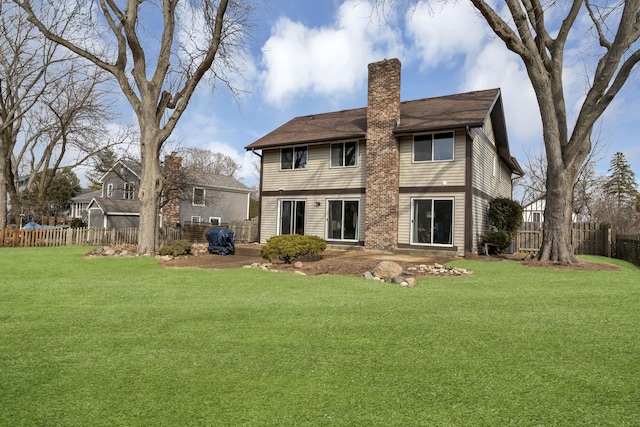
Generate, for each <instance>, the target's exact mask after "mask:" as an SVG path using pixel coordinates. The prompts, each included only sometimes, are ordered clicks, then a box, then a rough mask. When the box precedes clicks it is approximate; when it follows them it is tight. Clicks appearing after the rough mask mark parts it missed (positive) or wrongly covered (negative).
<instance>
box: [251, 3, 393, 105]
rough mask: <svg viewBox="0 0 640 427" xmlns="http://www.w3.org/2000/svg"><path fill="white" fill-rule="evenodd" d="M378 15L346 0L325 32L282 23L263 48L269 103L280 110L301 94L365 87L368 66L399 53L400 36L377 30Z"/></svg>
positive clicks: (370, 8) (344, 91) (284, 20)
mask: <svg viewBox="0 0 640 427" xmlns="http://www.w3.org/2000/svg"><path fill="white" fill-rule="evenodd" d="M379 12H380V11H379V10H378V9H376V8H374V7H373V6H372V4H371V3H370V2H369V1H362V0H347V1H345V2H344V3H343V4H342V5H341V6H340V7H339V9H338V11H337V14H336V17H335V21H334V22H333V23H331V24H329V25H327V26H324V27H320V28H308V27H306V26H304V25H303V24H301V23H298V22H293V21H292V20H290V19H288V18H281V19H280V20H279V21H278V22H277V23H276V25H275V26H274V27H273V29H272V33H271V37H270V38H269V40H267V42H266V43H265V44H264V46H263V48H262V55H263V57H262V59H263V63H264V66H265V71H264V72H263V73H262V81H263V84H264V94H263V95H264V97H265V99H266V100H267V102H268V103H270V104H272V105H273V104H275V105H282V104H286V103H287V102H288V101H289V100H290V99H291V98H295V97H297V96H300V95H303V94H315V95H320V96H325V97H327V96H339V95H340V94H351V93H354V92H355V91H358V90H359V89H360V88H361V87H362V85H363V84H364V83H365V82H366V73H367V68H366V64H368V63H369V62H373V61H374V60H378V59H382V58H383V57H386V56H388V55H390V54H391V55H394V56H398V55H399V54H400V53H401V51H402V48H401V43H400V41H399V35H398V34H397V33H396V32H395V31H394V30H392V29H391V28H390V26H388V25H380V23H381V22H382V21H383V18H382V17H380V16H379V15H378V13H379ZM388 18H389V17H385V18H384V19H388Z"/></svg>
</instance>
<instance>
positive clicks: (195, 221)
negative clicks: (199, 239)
mask: <svg viewBox="0 0 640 427" xmlns="http://www.w3.org/2000/svg"><path fill="white" fill-rule="evenodd" d="M201 219H202V217H200V216H199V215H192V216H191V224H200V221H201Z"/></svg>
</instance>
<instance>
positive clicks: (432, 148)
mask: <svg viewBox="0 0 640 427" xmlns="http://www.w3.org/2000/svg"><path fill="white" fill-rule="evenodd" d="M453 145H454V134H453V132H440V133H430V134H426V135H415V136H414V137H413V161H414V162H441V161H449V160H453Z"/></svg>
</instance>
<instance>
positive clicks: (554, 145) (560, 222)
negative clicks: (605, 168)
mask: <svg viewBox="0 0 640 427" xmlns="http://www.w3.org/2000/svg"><path fill="white" fill-rule="evenodd" d="M471 2H472V3H473V5H474V6H475V7H476V9H478V11H479V12H480V13H481V14H482V16H483V17H484V18H485V20H486V21H487V23H488V24H489V26H490V27H491V29H492V30H493V31H494V33H495V34H496V35H497V36H498V37H499V38H500V39H501V40H502V41H503V42H504V43H505V45H506V47H507V48H508V49H509V50H511V51H512V52H514V53H516V54H517V55H519V56H520V58H521V59H522V61H523V63H524V66H525V69H526V70H527V74H528V76H529V79H530V80H531V84H532V87H533V90H534V92H535V94H536V98H537V100H538V105H539V109H540V116H541V118H542V132H543V139H544V145H545V151H546V155H547V185H546V187H547V202H546V208H545V223H544V229H543V230H544V232H543V241H542V246H541V248H540V253H539V255H538V259H539V260H541V261H547V260H551V261H560V262H568V263H572V262H576V258H575V256H574V254H573V250H572V247H571V218H572V215H571V214H572V213H573V186H574V184H575V182H576V178H577V176H578V172H579V170H580V167H581V166H582V164H583V162H584V161H585V159H586V158H587V156H588V155H589V153H590V152H591V148H592V146H591V134H592V132H593V128H594V126H595V124H596V121H597V120H598V119H599V118H600V117H601V116H602V114H603V113H604V111H605V109H606V108H607V107H608V106H609V105H610V104H611V101H612V100H613V99H614V98H615V96H616V95H617V94H618V92H619V91H620V89H621V88H622V87H623V85H624V84H625V82H626V81H627V79H628V77H629V75H630V74H631V72H632V70H633V68H634V67H635V65H636V64H637V63H638V61H639V60H640V50H638V49H637V46H636V47H635V48H634V44H635V43H636V41H637V40H638V37H640V13H639V10H640V0H627V1H624V2H618V3H617V4H616V5H615V10H614V9H612V7H611V6H609V4H605V5H597V4H594V3H593V2H591V1H590V0H573V1H572V3H571V6H570V7H568V8H567V12H566V15H565V16H563V19H562V21H561V24H560V26H559V28H553V27H552V28H551V30H549V29H548V28H547V23H546V21H545V18H546V14H545V8H551V7H553V6H554V4H553V3H550V4H548V5H545V4H542V2H541V1H539V0H527V1H523V2H522V3H521V2H519V1H517V0H506V1H505V3H506V7H507V9H508V13H509V16H510V22H508V21H507V20H505V19H504V18H503V17H502V15H501V13H499V11H496V10H495V9H493V8H492V7H491V6H490V5H489V4H488V3H487V2H485V1H484V0H471ZM558 9H559V8H558ZM582 15H587V16H588V18H589V19H591V22H592V24H593V28H594V30H595V32H596V34H597V37H598V41H599V44H600V49H601V50H600V51H599V52H598V54H599V60H598V63H597V66H596V67H595V70H593V74H592V75H591V76H590V78H589V81H590V84H589V87H588V88H587V91H586V96H585V98H584V101H583V103H582V106H581V108H580V111H579V112H578V115H577V117H576V119H575V123H574V124H573V129H572V130H570V124H569V121H568V118H567V107H566V103H565V94H564V84H563V74H562V73H563V71H564V67H563V64H564V53H565V47H566V43H567V38H568V37H569V33H570V32H571V30H572V28H573V26H574V24H575V23H576V20H577V19H579V18H581V16H582Z"/></svg>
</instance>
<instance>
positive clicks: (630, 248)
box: [616, 234, 640, 267]
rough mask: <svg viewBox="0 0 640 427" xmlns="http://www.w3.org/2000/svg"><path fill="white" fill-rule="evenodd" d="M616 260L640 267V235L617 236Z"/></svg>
mask: <svg viewBox="0 0 640 427" xmlns="http://www.w3.org/2000/svg"><path fill="white" fill-rule="evenodd" d="M616 258H618V259H623V260H625V261H629V262H631V263H633V264H635V265H637V266H638V267H640V234H637V235H623V234H619V235H617V236H616Z"/></svg>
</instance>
